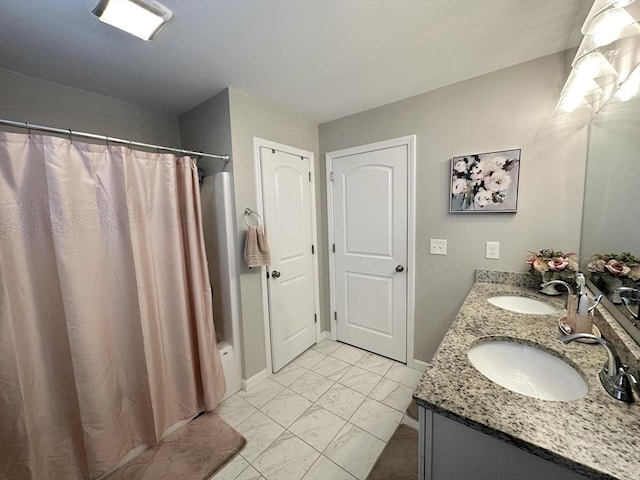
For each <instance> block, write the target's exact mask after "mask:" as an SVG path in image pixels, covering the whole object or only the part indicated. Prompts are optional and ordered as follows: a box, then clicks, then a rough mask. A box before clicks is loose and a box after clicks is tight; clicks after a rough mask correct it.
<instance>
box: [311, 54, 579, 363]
mask: <svg viewBox="0 0 640 480" xmlns="http://www.w3.org/2000/svg"><path fill="white" fill-rule="evenodd" d="M567 74H568V71H567V57H566V56H565V55H564V54H556V55H551V56H547V57H543V58H540V59H537V60H533V61H530V62H526V63H523V64H520V65H516V66H513V67H510V68H507V69H504V70H500V71H497V72H494V73H491V74H488V75H484V76H481V77H477V78H474V79H471V80H467V81H464V82H461V83H458V84H455V85H451V86H447V87H444V88H441V89H438V90H434V91H431V92H428V93H425V94H422V95H418V96H415V97H411V98H408V99H405V100H402V101H399V102H396V103H392V104H389V105H386V106H383V107H380V108H376V109H373V110H369V111H366V112H362V113H359V114H356V115H352V116H349V117H345V118H342V119H338V120H334V121H331V122H328V123H325V124H322V125H320V127H319V132H320V152H321V155H322V164H323V168H322V172H324V163H325V162H324V153H326V152H330V151H334V150H338V149H343V148H347V147H352V146H357V145H363V144H367V143H372V142H376V141H380V140H386V139H390V138H396V137H400V136H404V135H410V134H416V135H417V147H416V149H417V162H416V163H417V165H416V198H417V205H416V217H417V225H416V265H415V272H416V309H415V314H416V316H415V358H417V359H419V360H424V361H428V360H429V359H430V358H431V357H432V355H433V354H434V352H435V350H436V349H437V347H438V345H439V343H440V341H441V339H442V337H443V336H444V334H445V332H446V331H447V329H448V328H449V326H450V325H451V322H452V320H453V318H454V316H455V314H456V312H457V311H458V309H459V307H460V305H461V304H462V301H463V300H464V298H465V296H466V295H467V293H468V291H469V289H470V287H471V285H472V283H473V273H474V269H475V268H488V269H494V270H507V271H524V270H526V265H525V261H524V260H525V257H526V255H527V251H529V250H538V249H541V248H555V249H562V250H568V251H576V252H577V251H578V250H579V246H580V227H581V212H582V197H583V190H584V188H583V185H584V172H585V158H586V144H587V127H586V124H582V125H580V126H571V125H567V124H563V123H562V122H561V121H559V120H552V119H551V114H552V112H553V109H554V107H555V104H556V102H557V100H558V96H559V93H560V90H561V88H562V86H563V84H564V81H565V79H566V78H567ZM512 148H522V156H521V170H520V188H519V200H518V212H517V213H516V214H495V213H494V214H490V213H480V214H457V215H456V214H449V213H448V210H449V181H450V180H449V176H450V159H451V157H453V156H458V155H465V154H472V153H482V152H492V151H496V150H506V149H512ZM321 184H322V197H323V200H322V202H321V204H322V205H324V204H325V199H326V187H325V184H324V180H322V182H321ZM326 228H327V227H326V215H323V228H322V232H326ZM324 236H325V235H324V233H323V238H324ZM430 238H444V239H447V241H448V255H447V256H434V255H429V239H430ZM486 241H499V242H500V259H499V260H487V259H485V258H484V250H485V242H486ZM324 251H325V252H326V245H325V248H324ZM323 281H324V282H325V291H328V289H327V282H328V279H327V277H326V276H325V277H324V278H323ZM325 311H328V305H325ZM324 321H325V324H324V328H325V329H328V328H329V323H328V321H329V320H328V318H327V317H324Z"/></svg>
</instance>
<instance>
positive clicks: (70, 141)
mask: <svg viewBox="0 0 640 480" xmlns="http://www.w3.org/2000/svg"><path fill="white" fill-rule="evenodd" d="M67 130H69V143H73V141H72V140H71V129H70V128H67Z"/></svg>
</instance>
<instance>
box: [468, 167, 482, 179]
mask: <svg viewBox="0 0 640 480" xmlns="http://www.w3.org/2000/svg"><path fill="white" fill-rule="evenodd" d="M470 171H471V180H482V179H483V178H484V177H485V172H484V171H483V170H482V164H480V163H476V164H475V165H474V166H473V167H471V170H470Z"/></svg>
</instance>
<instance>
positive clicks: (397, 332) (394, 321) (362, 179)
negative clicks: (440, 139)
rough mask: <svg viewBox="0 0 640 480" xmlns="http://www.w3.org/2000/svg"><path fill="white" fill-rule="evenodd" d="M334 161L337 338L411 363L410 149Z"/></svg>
mask: <svg viewBox="0 0 640 480" xmlns="http://www.w3.org/2000/svg"><path fill="white" fill-rule="evenodd" d="M328 156H330V157H331V168H332V172H333V173H332V175H331V174H330V177H332V178H333V181H332V182H331V191H332V194H331V195H332V198H331V199H330V201H332V206H333V215H332V218H333V241H332V243H335V247H334V246H333V245H332V250H333V249H334V248H335V255H334V258H333V272H334V278H333V291H334V295H333V304H334V309H335V312H334V315H335V331H336V338H337V340H339V341H342V342H345V343H348V344H351V345H355V346H357V347H361V348H364V349H366V350H369V351H372V352H375V353H378V354H380V355H384V356H386V357H389V358H393V359H395V360H398V361H401V362H406V361H407V269H408V268H410V267H412V266H409V265H407V261H408V244H407V239H408V233H407V232H408V230H407V227H408V181H409V180H408V166H409V145H408V144H406V143H405V144H400V145H395V146H393V145H392V146H388V144H387V143H386V142H385V143H381V144H374V145H368V146H367V145H365V146H362V147H357V148H352V149H349V150H343V151H340V152H333V153H331V154H329V155H328Z"/></svg>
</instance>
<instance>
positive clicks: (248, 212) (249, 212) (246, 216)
mask: <svg viewBox="0 0 640 480" xmlns="http://www.w3.org/2000/svg"><path fill="white" fill-rule="evenodd" d="M251 215H255V216H256V217H258V224H257V225H251V224H250V223H249V217H250V216H251ZM244 223H246V224H247V227H260V226H262V217H261V216H260V214H259V213H258V212H256V211H255V210H251V209H250V208H245V209H244Z"/></svg>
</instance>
